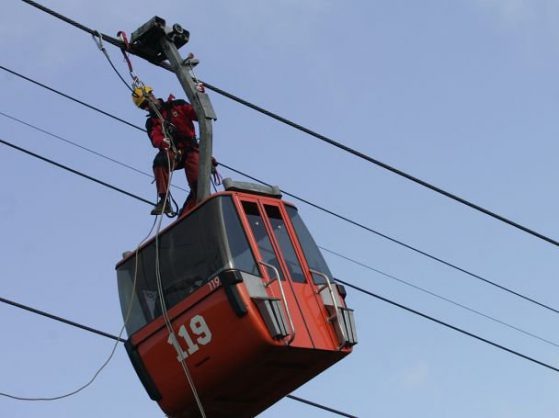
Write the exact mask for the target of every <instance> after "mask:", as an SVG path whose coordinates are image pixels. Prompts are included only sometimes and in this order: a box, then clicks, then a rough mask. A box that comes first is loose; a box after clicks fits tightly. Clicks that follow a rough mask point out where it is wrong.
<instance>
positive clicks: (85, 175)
mask: <svg viewBox="0 0 559 418" xmlns="http://www.w3.org/2000/svg"><path fill="white" fill-rule="evenodd" d="M0 143H1V144H4V145H6V146H8V147H11V148H13V149H15V150H18V151H21V152H23V153H25V154H27V155H31V156H32V157H35V158H38V159H39V160H43V161H45V162H47V163H49V164H52V165H55V166H57V167H59V168H62V169H63V170H66V171H69V172H70V173H74V174H76V175H78V176H81V177H83V178H86V179H88V180H91V181H93V182H95V183H98V184H100V185H102V186H105V187H108V188H109V189H113V190H115V191H117V192H119V193H122V194H125V195H127V196H129V197H132V198H134V199H136V200H139V201H140V202H144V203H147V204H148V205H153V203H152V202H150V201H149V200H147V199H144V198H143V197H140V196H137V195H135V194H133V193H130V192H127V191H126V190H123V189H121V188H119V187H116V186H113V185H112V184H109V183H106V182H104V181H102V180H99V179H96V178H95V177H92V176H89V175H87V174H84V173H82V172H81V171H78V170H74V169H73V168H70V167H68V166H65V165H64V164H60V163H57V162H56V161H53V160H51V159H48V158H46V157H43V156H41V155H39V154H36V153H34V152H31V151H28V150H26V149H25V148H21V147H19V146H17V145H15V144H12V143H11V142H8V141H5V140H3V139H1V138H0Z"/></svg>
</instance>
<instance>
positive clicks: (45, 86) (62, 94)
mask: <svg viewBox="0 0 559 418" xmlns="http://www.w3.org/2000/svg"><path fill="white" fill-rule="evenodd" d="M0 69H2V70H4V71H6V72H8V73H10V74H12V75H15V76H16V77H19V78H22V79H24V80H26V81H29V82H30V83H33V84H35V85H37V86H39V87H42V88H44V89H47V90H50V91H51V92H53V93H56V94H58V95H59V96H62V97H64V98H66V99H69V100H72V101H73V102H76V103H79V104H81V105H82V106H85V107H87V108H89V109H91V110H95V111H96V112H99V113H101V114H103V115H105V116H108V117H109V118H111V119H114V120H117V121H119V122H121V123H124V124H125V125H128V126H130V127H132V128H134V129H138V130H139V131H143V132H145V129H144V128H142V127H140V126H138V125H134V124H133V123H130V122H128V121H126V120H124V119H122V118H119V117H117V116H115V115H112V114H111V113H109V112H105V111H104V110H101V109H99V108H98V107H95V106H92V105H90V104H88V103H85V102H83V101H81V100H79V99H76V98H75V97H72V96H69V95H68V94H65V93H62V92H61V91H59V90H56V89H54V88H52V87H49V86H47V85H45V84H43V83H39V82H38V81H35V80H33V79H31V78H29V77H26V76H24V75H22V74H20V73H18V72H16V71H14V70H10V69H9V68H6V67H4V66H3V65H0Z"/></svg>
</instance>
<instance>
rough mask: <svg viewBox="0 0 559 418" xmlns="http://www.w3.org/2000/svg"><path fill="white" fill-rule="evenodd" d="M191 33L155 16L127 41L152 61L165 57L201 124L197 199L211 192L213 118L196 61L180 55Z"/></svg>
mask: <svg viewBox="0 0 559 418" xmlns="http://www.w3.org/2000/svg"><path fill="white" fill-rule="evenodd" d="M189 37H190V33H189V32H188V31H187V30H186V29H183V27H182V26H181V25H179V24H178V23H175V24H174V25H173V26H172V27H168V26H166V23H165V20H164V19H162V18H160V17H158V16H155V17H153V18H151V19H150V20H149V21H148V22H146V23H145V24H143V25H142V26H140V27H139V28H138V29H137V30H136V31H134V32H133V33H132V38H131V40H130V44H131V46H132V48H133V49H134V50H135V51H136V52H138V53H139V54H141V55H143V56H145V57H146V58H149V60H150V61H152V62H154V63H161V62H163V61H165V60H168V61H169V63H170V64H171V67H172V69H173V71H174V72H175V74H176V76H177V78H178V79H179V82H180V84H181V86H182V88H183V90H184V92H185V94H186V97H188V100H189V101H190V103H191V104H192V107H193V108H194V111H195V112H196V116H197V117H198V126H199V127H200V164H199V168H198V192H197V203H199V202H201V201H202V200H204V199H206V198H207V197H208V196H209V195H210V185H211V180H210V179H211V168H212V161H211V158H212V147H213V140H212V137H213V130H212V121H214V120H216V119H217V117H216V114H215V112H214V109H213V106H212V103H211V101H210V98H209V96H208V95H207V94H206V93H205V92H204V86H203V84H202V83H201V82H200V80H198V79H196V77H195V76H194V75H193V73H192V68H193V67H194V66H195V65H196V64H198V61H197V60H196V59H194V58H193V56H190V55H189V57H188V58H186V59H183V58H182V57H181V55H180V53H179V48H181V47H182V46H183V45H185V44H186V43H187V42H188V40H189Z"/></svg>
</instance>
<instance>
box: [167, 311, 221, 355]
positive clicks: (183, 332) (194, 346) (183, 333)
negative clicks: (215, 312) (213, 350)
mask: <svg viewBox="0 0 559 418" xmlns="http://www.w3.org/2000/svg"><path fill="white" fill-rule="evenodd" d="M189 325H190V330H191V332H192V334H193V336H194V337H195V340H196V342H194V341H192V338H191V337H190V334H189V333H188V331H187V329H186V327H185V326H184V325H181V327H180V328H179V332H178V333H177V334H178V335H179V336H180V337H182V339H183V340H184V342H185V343H186V350H187V351H184V350H183V349H182V347H181V346H180V344H179V343H178V341H174V337H175V336H174V335H173V334H170V335H169V338H167V342H168V343H169V344H171V345H172V346H175V348H177V351H178V355H177V360H178V361H179V362H180V361H182V360H184V359H186V358H187V357H188V356H189V355H190V354H194V353H195V352H196V351H198V350H199V349H200V346H199V345H207V344H209V343H210V342H211V340H212V332H211V331H210V328H209V327H208V324H206V320H205V319H204V317H203V316H202V315H196V316H194V317H192V319H191V320H190V324H189ZM175 342H176V344H174V343H175Z"/></svg>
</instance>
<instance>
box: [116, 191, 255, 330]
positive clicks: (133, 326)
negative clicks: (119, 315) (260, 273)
mask: <svg viewBox="0 0 559 418" xmlns="http://www.w3.org/2000/svg"><path fill="white" fill-rule="evenodd" d="M228 234H230V235H229V236H228ZM136 265H137V274H136V285H135V289H136V292H135V293H136V300H135V302H134V306H133V308H132V311H131V315H130V318H129V320H128V322H127V331H128V334H129V335H130V334H132V333H133V332H135V331H136V330H138V329H139V328H141V327H142V326H144V325H145V324H146V323H148V322H150V321H151V320H153V319H154V318H156V317H158V316H159V315H161V303H160V301H159V293H158V291H157V279H156V277H157V276H156V273H159V274H160V277H161V285H162V287H163V292H164V295H165V303H166V305H167V308H168V309H170V308H172V307H173V306H175V305H176V304H177V303H178V302H180V301H181V300H183V299H184V298H185V297H187V296H188V295H190V294H191V293H192V292H194V291H195V290H196V289H198V288H200V287H201V286H203V285H204V284H206V283H207V282H208V281H209V280H210V279H212V278H213V277H215V276H216V274H218V273H219V272H220V271H221V270H223V269H226V268H239V269H243V270H247V271H251V270H254V269H255V264H254V258H253V256H252V253H251V251H250V249H249V245H248V241H247V239H246V236H245V235H244V233H243V230H242V227H241V225H240V220H239V218H238V215H237V214H236V212H235V209H234V206H233V204H232V202H231V197H230V196H220V197H217V198H214V199H212V200H210V201H208V202H207V203H206V204H204V205H203V206H202V207H200V208H198V209H197V210H196V211H194V212H193V213H191V214H190V215H188V216H187V217H186V218H184V219H182V220H180V221H179V222H178V223H177V224H175V225H174V226H173V227H172V228H171V229H170V230H168V231H166V232H165V233H164V234H162V235H161V237H160V239H159V263H157V262H156V257H155V242H152V243H150V245H148V246H147V247H145V248H144V249H142V251H140V253H139V257H138V259H137V263H136V258H135V257H132V258H131V259H129V260H128V261H127V262H126V263H125V264H123V265H121V266H120V267H119V268H118V272H117V274H118V282H119V293H120V298H121V306H122V311H123V315H124V316H126V310H127V307H128V305H129V302H130V299H131V298H130V295H131V292H132V288H133V287H134V285H133V284H132V283H133V282H134V272H135V271H136Z"/></svg>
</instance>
